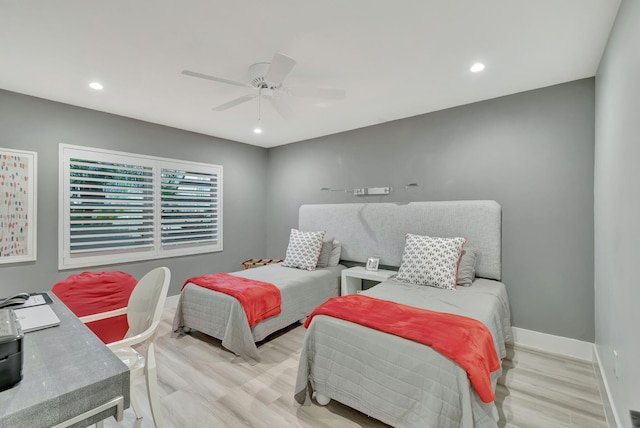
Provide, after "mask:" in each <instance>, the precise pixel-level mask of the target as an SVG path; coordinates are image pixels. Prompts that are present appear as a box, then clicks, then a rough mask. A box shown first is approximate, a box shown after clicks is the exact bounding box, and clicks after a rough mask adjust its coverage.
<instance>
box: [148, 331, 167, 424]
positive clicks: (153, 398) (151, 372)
mask: <svg viewBox="0 0 640 428" xmlns="http://www.w3.org/2000/svg"><path fill="white" fill-rule="evenodd" d="M145 371H146V376H145V378H146V380H147V394H148V395H149V405H150V406H151V415H152V416H153V422H154V423H155V425H156V428H162V427H163V426H164V419H163V417H162V409H161V408H160V400H159V399H158V377H157V374H156V355H155V353H154V343H153V342H151V343H149V349H148V350H147V362H146V364H145Z"/></svg>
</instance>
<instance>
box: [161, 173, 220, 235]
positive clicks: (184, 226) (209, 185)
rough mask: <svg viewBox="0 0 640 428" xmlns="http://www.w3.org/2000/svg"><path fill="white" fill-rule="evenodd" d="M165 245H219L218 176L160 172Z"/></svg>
mask: <svg viewBox="0 0 640 428" xmlns="http://www.w3.org/2000/svg"><path fill="white" fill-rule="evenodd" d="M161 191H162V196H161V207H162V209H161V213H162V219H161V225H162V237H161V240H162V245H163V246H164V247H167V246H171V245H183V244H188V243H194V244H201V243H213V244H215V243H217V241H218V227H219V214H220V213H219V204H218V202H219V201H218V193H219V188H218V174H217V173H216V172H214V171H211V172H209V173H206V172H200V171H193V170H185V169H175V168H161Z"/></svg>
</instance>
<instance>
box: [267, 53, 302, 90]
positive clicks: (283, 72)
mask: <svg viewBox="0 0 640 428" xmlns="http://www.w3.org/2000/svg"><path fill="white" fill-rule="evenodd" d="M294 65H296V61H295V60H294V59H293V58H290V57H288V56H286V55H283V54H281V53H277V54H275V55H274V56H273V60H271V65H270V66H269V70H268V71H267V75H266V76H265V77H264V80H266V81H267V82H272V83H275V84H276V86H278V85H280V84H281V83H282V82H283V81H284V79H285V77H287V74H289V72H290V71H291V69H292V68H293V66H294Z"/></svg>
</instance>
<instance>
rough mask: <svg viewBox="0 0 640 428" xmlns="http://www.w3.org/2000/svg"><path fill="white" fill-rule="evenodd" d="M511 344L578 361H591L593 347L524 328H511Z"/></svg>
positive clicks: (574, 340) (587, 343) (585, 343)
mask: <svg viewBox="0 0 640 428" xmlns="http://www.w3.org/2000/svg"><path fill="white" fill-rule="evenodd" d="M511 330H512V331H513V342H514V343H515V344H517V345H522V346H527V347H529V348H535V349H539V350H541V351H545V352H550V353H553V354H561V355H566V356H569V357H573V358H577V359H579V360H585V361H589V362H592V361H593V350H594V346H593V343H591V342H583V341H582V340H577V339H571V338H568V337H562V336H554V335H552V334H547V333H540V332H538V331H533V330H526V329H524V328H519V327H512V328H511Z"/></svg>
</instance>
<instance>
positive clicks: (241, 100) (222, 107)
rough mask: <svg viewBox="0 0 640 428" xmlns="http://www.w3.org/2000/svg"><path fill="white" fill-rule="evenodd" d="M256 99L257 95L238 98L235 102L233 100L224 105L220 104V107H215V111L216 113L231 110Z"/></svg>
mask: <svg viewBox="0 0 640 428" xmlns="http://www.w3.org/2000/svg"><path fill="white" fill-rule="evenodd" d="M255 97H256V95H245V96H243V97H240V98H236V99H235V100H231V101H229V102H226V103H224V104H220V105H219V106H218V107H214V108H213V110H214V111H225V110H228V109H230V108H231V107H235V106H237V105H238V104H242V103H246V102H247V101H249V100H252V99H254V98H255Z"/></svg>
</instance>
